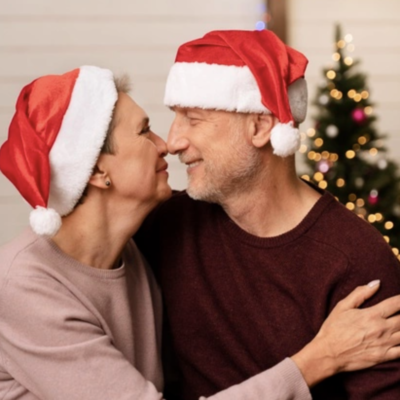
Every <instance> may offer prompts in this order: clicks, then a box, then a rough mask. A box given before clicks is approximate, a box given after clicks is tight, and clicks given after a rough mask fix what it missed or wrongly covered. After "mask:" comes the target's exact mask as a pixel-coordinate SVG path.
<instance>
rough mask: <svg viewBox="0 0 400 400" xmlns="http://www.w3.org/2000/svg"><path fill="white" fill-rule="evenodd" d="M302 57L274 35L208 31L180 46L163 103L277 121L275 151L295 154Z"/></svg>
mask: <svg viewBox="0 0 400 400" xmlns="http://www.w3.org/2000/svg"><path fill="white" fill-rule="evenodd" d="M307 62H308V61H307V59H306V58H305V56H304V55H303V54H301V53H299V52H298V51H296V50H294V49H292V48H291V47H288V46H286V45H285V44H284V43H283V42H282V41H281V40H280V39H279V38H278V37H277V36H276V35H275V34H274V33H272V32H271V31H268V30H263V31H213V32H210V33H207V34H206V35H205V36H204V37H203V38H201V39H197V40H193V41H191V42H188V43H185V44H183V45H182V46H181V47H180V48H179V49H178V53H177V56H176V60H175V64H174V65H173V66H172V68H171V70H170V73H169V76H168V80H167V86H166V91H165V97H164V103H165V104H166V105H167V106H169V107H174V106H179V107H198V108H203V109H215V110H225V111H233V112H243V113H268V114H271V113H272V114H273V115H275V116H276V117H277V118H278V119H279V123H278V124H277V125H275V127H274V128H273V129H272V132H271V144H272V147H273V149H274V153H275V154H277V155H279V156H282V157H286V156H288V155H290V154H293V153H295V152H296V151H297V150H298V148H299V145H300V135H299V131H298V129H297V128H295V127H294V124H295V123H296V124H297V123H300V122H302V121H304V119H305V117H306V112H307V85H306V82H305V80H304V79H303V78H304V72H305V69H306V66H307Z"/></svg>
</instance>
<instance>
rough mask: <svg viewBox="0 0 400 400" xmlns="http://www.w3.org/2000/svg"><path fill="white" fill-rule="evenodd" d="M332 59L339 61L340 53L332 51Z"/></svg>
mask: <svg viewBox="0 0 400 400" xmlns="http://www.w3.org/2000/svg"><path fill="white" fill-rule="evenodd" d="M332 59H333V61H339V60H340V54H339V53H333V54H332Z"/></svg>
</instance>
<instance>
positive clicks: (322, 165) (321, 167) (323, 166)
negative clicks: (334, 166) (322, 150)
mask: <svg viewBox="0 0 400 400" xmlns="http://www.w3.org/2000/svg"><path fill="white" fill-rule="evenodd" d="M330 168H331V163H330V162H329V161H326V160H321V161H319V162H318V164H317V169H318V171H319V172H322V173H323V174H326V173H327V172H328V171H329V169H330Z"/></svg>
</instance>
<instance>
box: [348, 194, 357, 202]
mask: <svg viewBox="0 0 400 400" xmlns="http://www.w3.org/2000/svg"><path fill="white" fill-rule="evenodd" d="M356 199H357V196H356V195H355V194H354V193H351V194H349V200H350V201H356Z"/></svg>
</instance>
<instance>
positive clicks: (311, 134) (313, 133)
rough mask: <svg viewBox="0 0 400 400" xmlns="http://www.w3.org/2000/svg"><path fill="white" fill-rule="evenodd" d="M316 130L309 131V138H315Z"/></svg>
mask: <svg viewBox="0 0 400 400" xmlns="http://www.w3.org/2000/svg"><path fill="white" fill-rule="evenodd" d="M315 133H316V132H315V129H314V128H309V129H307V136H308V137H314V136H315Z"/></svg>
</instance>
